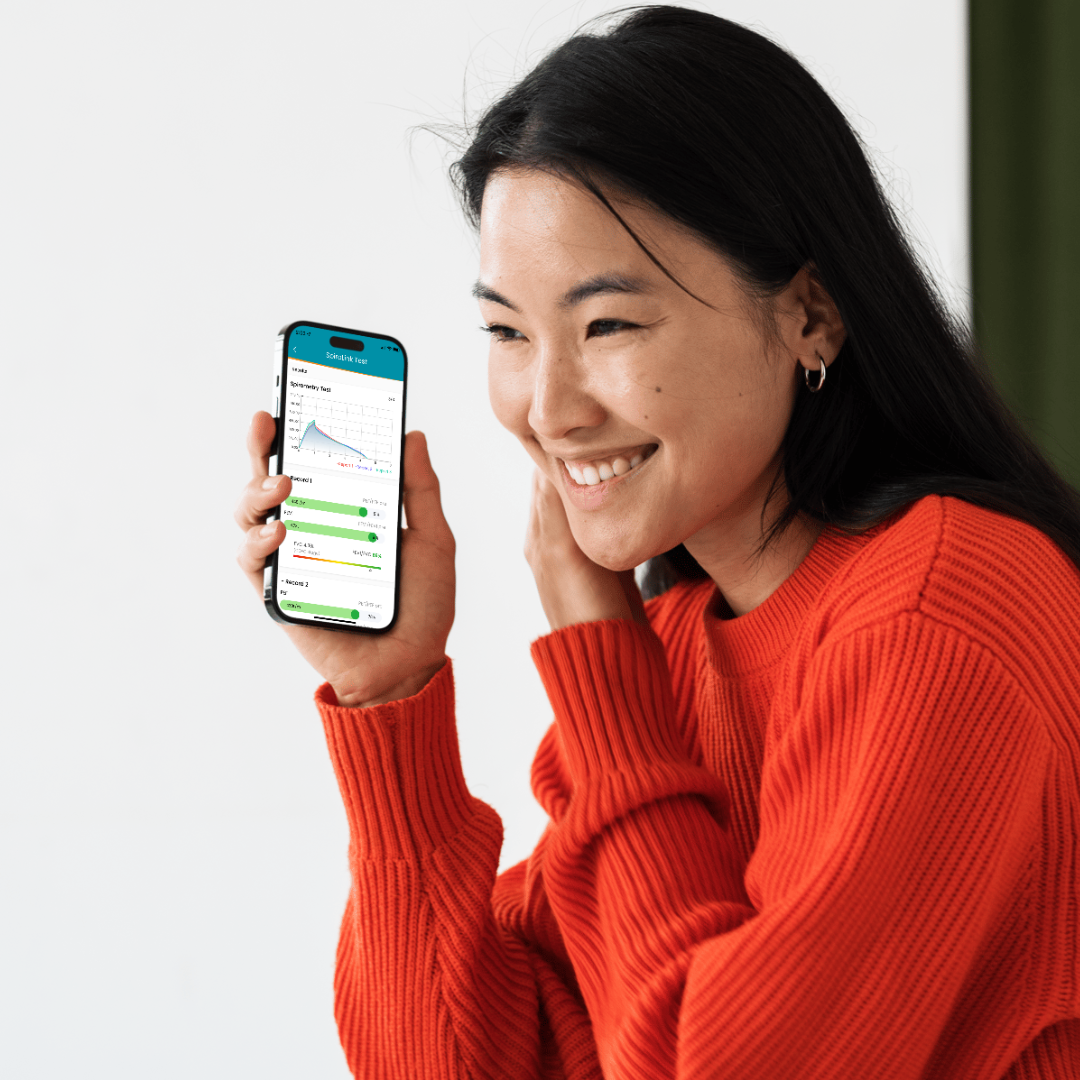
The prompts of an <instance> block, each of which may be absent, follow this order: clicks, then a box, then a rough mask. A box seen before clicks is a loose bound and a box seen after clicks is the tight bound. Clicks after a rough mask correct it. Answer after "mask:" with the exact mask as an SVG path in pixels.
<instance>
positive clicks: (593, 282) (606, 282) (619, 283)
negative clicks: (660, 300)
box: [472, 274, 649, 314]
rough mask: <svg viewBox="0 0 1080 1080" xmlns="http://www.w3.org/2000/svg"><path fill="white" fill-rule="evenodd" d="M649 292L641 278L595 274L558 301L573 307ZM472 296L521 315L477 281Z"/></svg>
mask: <svg viewBox="0 0 1080 1080" xmlns="http://www.w3.org/2000/svg"><path fill="white" fill-rule="evenodd" d="M648 291H649V286H648V284H647V283H646V282H645V281H644V280H642V279H641V278H635V277H630V276H629V275H627V274H596V275H595V276H593V277H591V278H586V280H585V281H579V282H578V283H577V284H576V285H575V286H574V287H573V288H572V289H570V290H568V291H567V292H566V293H565V294H564V295H563V296H562V298H561V299H560V300H559V301H558V303H559V307H574V306H575V305H576V304H580V303H582V302H583V301H585V300H588V299H589V298H590V297H593V296H604V295H607V294H610V293H645V292H648ZM472 294H473V296H475V297H476V298H477V300H490V301H491V302H492V303H494V304H502V306H503V307H508V308H509V309H510V310H511V311H516V312H518V314H521V309H520V308H518V306H517V305H516V304H514V303H512V302H511V301H509V300H507V298H506V297H505V296H503V295H502V293H500V292H496V291H495V290H494V289H493V288H491V286H490V285H485V284H484V283H483V282H482V281H478V282H477V283H476V284H475V285H474V286H473V287H472Z"/></svg>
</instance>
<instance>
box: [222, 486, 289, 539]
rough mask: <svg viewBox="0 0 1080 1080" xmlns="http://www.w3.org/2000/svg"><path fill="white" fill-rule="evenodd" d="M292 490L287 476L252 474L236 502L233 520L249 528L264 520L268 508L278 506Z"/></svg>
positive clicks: (241, 526) (242, 526)
mask: <svg viewBox="0 0 1080 1080" xmlns="http://www.w3.org/2000/svg"><path fill="white" fill-rule="evenodd" d="M290 491H292V480H291V479H290V478H289V477H288V476H261V477H260V476H254V477H252V478H251V480H249V481H248V483H247V485H246V487H245V488H244V491H243V494H242V495H241V496H240V501H239V502H238V503H237V504H236V510H235V512H234V513H233V520H234V521H235V522H236V524H237V525H239V526H240V528H241V529H250V528H251V527H252V526H253V525H261V524H262V523H263V522H264V521H265V520H266V514H267V511H268V510H272V509H273V508H274V507H275V506H280V505H281V504H282V503H283V502H284V501H285V500H286V499H287V498H288V497H289V492H290Z"/></svg>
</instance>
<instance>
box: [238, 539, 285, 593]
mask: <svg viewBox="0 0 1080 1080" xmlns="http://www.w3.org/2000/svg"><path fill="white" fill-rule="evenodd" d="M284 539H285V526H284V525H283V524H282V523H281V522H280V521H271V522H269V524H266V525H255V526H253V527H252V528H250V529H248V531H247V535H246V536H245V537H244V542H243V543H242V544H241V545H240V550H239V551H237V553H236V561H237V563H239V565H240V569H241V570H243V571H244V573H245V574H247V576H248V577H249V578H250V579H251V581H252V583H253V584H254V586H255V588H256V589H258V590H259V592H262V587H263V582H262V572H263V567H264V566H265V565H266V559H267V557H268V556H269V555H270V553H271V552H272V551H275V550H276V549H277V548H278V547H279V546H280V544H281V541H282V540H284Z"/></svg>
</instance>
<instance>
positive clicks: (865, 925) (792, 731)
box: [534, 615, 1051, 1080]
mask: <svg viewBox="0 0 1080 1080" xmlns="http://www.w3.org/2000/svg"><path fill="white" fill-rule="evenodd" d="M534 655H535V658H536V661H537V665H538V667H539V669H540V672H541V675H542V677H543V679H544V682H545V685H546V687H547V689H548V693H549V696H550V698H551V700H552V703H553V706H554V707H555V710H556V716H557V723H558V726H559V732H560V739H561V743H562V745H563V748H564V752H565V755H566V761H567V765H568V768H569V771H570V774H571V777H572V780H573V785H574V791H573V796H572V799H571V804H570V807H569V809H568V811H567V814H566V816H565V818H564V819H563V820H562V821H561V822H560V824H559V826H558V829H557V834H556V835H555V836H554V837H553V839H552V842H551V844H550V846H549V850H548V853H547V881H548V890H549V895H550V897H551V902H552V906H553V908H554V910H555V913H556V915H557V917H558V919H559V922H560V925H561V927H562V930H563V933H564V936H565V940H566V945H567V949H568V952H569V954H570V958H571V961H572V962H573V964H574V968H575V971H576V973H577V976H578V979H579V981H580V984H581V988H582V994H583V996H584V999H585V1002H586V1004H587V1006H588V1009H589V1013H590V1015H591V1016H592V1018H593V1023H594V1029H595V1034H596V1041H597V1048H598V1053H599V1057H600V1061H601V1063H602V1065H603V1068H604V1074H605V1076H608V1077H610V1078H612V1080H616V1078H618V1080H626V1078H630V1077H641V1078H645V1077H649V1078H652V1080H655V1078H657V1077H664V1076H668V1077H675V1076H678V1077H682V1078H686V1080H689V1078H697V1077H704V1076H724V1077H725V1080H737V1078H739V1080H741V1078H751V1077H754V1078H761V1080H766V1078H774V1077H780V1076H798V1077H799V1078H800V1080H812V1078H815V1077H818V1078H822V1080H824V1078H829V1080H832V1078H835V1077H838V1076H843V1077H850V1078H853V1080H854V1078H859V1077H875V1078H878V1077H897V1078H901V1077H902V1078H910V1080H914V1078H916V1077H919V1076H923V1075H925V1072H926V1070H927V1068H928V1063H929V1062H930V1061H931V1057H932V1055H933V1054H934V1052H935V1048H936V1047H937V1046H938V1045H939V1044H944V1043H945V1042H947V1040H946V1039H944V1038H943V1033H946V1032H947V1031H948V1029H949V1025H950V1023H951V1021H952V1020H953V1017H954V1011H955V1010H957V1008H958V1002H961V1001H963V994H964V991H965V989H966V981H967V980H969V978H970V976H971V973H972V971H973V968H974V967H975V966H976V965H977V963H980V962H982V961H984V960H985V957H984V956H983V955H982V952H981V950H983V949H984V948H985V947H986V943H987V941H988V937H989V935H990V933H991V932H992V930H993V928H994V927H995V925H996V924H1000V922H1001V921H1002V920H1004V919H1006V918H1008V917H1010V912H1012V913H1015V910H1016V907H1017V906H1018V905H1019V906H1020V907H1022V905H1023V902H1024V900H1025V893H1024V887H1025V885H1026V873H1027V870H1028V866H1029V860H1030V859H1031V858H1032V857H1033V854H1034V853H1035V852H1036V851H1037V849H1038V844H1039V840H1040V835H1039V822H1040V813H1041V805H1042V797H1043V790H1044V782H1045V777H1046V775H1047V771H1048V769H1049V768H1050V764H1049V761H1050V754H1051V749H1050V746H1049V743H1048V740H1047V739H1046V737H1045V734H1044V732H1043V730H1042V728H1041V725H1040V723H1039V720H1038V717H1037V716H1036V715H1035V714H1034V712H1033V709H1032V707H1031V706H1030V704H1029V703H1028V701H1027V699H1026V698H1025V697H1024V695H1023V694H1022V693H1021V692H1020V691H1019V690H1018V689H1017V687H1016V685H1015V683H1014V682H1013V680H1012V679H1011V677H1010V676H1009V675H1007V674H1006V673H1005V672H1004V670H1003V668H1002V667H1001V665H1000V664H999V663H998V662H997V661H996V660H995V659H994V658H993V657H992V656H990V655H989V654H988V653H986V652H985V651H984V650H982V649H981V648H980V647H978V646H975V645H972V644H971V643H970V642H967V641H966V640H964V639H963V638H962V637H961V636H960V635H958V634H957V633H956V632H955V631H952V630H948V629H944V628H942V627H940V626H939V625H937V624H936V623H934V622H933V621H931V620H929V619H926V618H923V617H921V616H915V615H905V616H903V617H902V618H900V619H898V620H897V621H896V622H895V623H889V624H886V625H881V626H876V627H871V628H868V629H865V630H863V631H860V632H859V633H857V634H854V635H851V636H849V637H847V638H845V639H843V640H841V641H836V642H831V643H830V642H827V643H825V644H824V645H822V646H821V647H819V648H818V649H817V651H816V652H814V653H813V655H812V657H811V658H810V659H809V667H808V668H807V673H806V675H805V678H804V680H803V681H802V683H801V685H800V686H799V687H798V688H797V689H796V690H794V691H793V692H792V695H791V699H790V700H789V701H780V702H778V705H777V709H776V711H775V712H774V717H773V721H772V723H773V725H774V730H775V731H776V732H778V734H776V735H775V736H771V738H772V742H771V745H770V747H769V749H768V751H767V758H766V763H765V770H764V773H763V778H762V790H761V797H760V806H761V834H760V838H759V843H758V847H757V849H756V851H755V854H754V856H753V858H752V860H751V862H750V865H749V867H748V868H747V870H746V873H745V875H743V874H742V873H741V872H740V869H741V868H740V867H739V866H738V863H737V859H736V856H735V854H734V852H733V851H732V848H731V845H730V842H729V838H728V835H727V833H726V831H725V827H724V802H723V793H722V790H717V788H718V787H719V782H718V781H716V780H715V779H714V780H713V785H714V786H713V787H712V788H711V789H710V787H709V781H708V778H707V777H705V776H702V775H701V770H699V769H697V768H695V766H694V765H693V764H692V762H691V760H690V758H689V756H688V755H687V754H686V752H685V749H683V748H681V747H680V746H679V745H678V740H677V737H676V735H675V726H674V718H673V716H672V710H671V708H670V698H669V697H668V692H667V690H666V682H667V676H666V671H665V668H664V658H663V654H662V651H661V648H660V645H659V642H658V641H657V640H656V638H655V636H654V635H652V634H651V632H650V631H648V630H647V629H645V628H642V627H640V626H638V625H635V624H634V623H631V622H629V621H626V620H610V621H606V622H598V623H586V624H581V625H577V626H571V627H568V628H566V629H563V630H561V631H559V632H557V633H554V634H552V635H550V636H549V637H547V638H544V639H541V641H540V642H538V643H537V644H536V645H535V646H534ZM946 673H947V679H946V678H945V675H946ZM965 1075H966V1074H965ZM994 1075H996V1074H994Z"/></svg>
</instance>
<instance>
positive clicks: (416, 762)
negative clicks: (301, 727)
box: [315, 660, 477, 860]
mask: <svg viewBox="0 0 1080 1080" xmlns="http://www.w3.org/2000/svg"><path fill="white" fill-rule="evenodd" d="M315 703H316V705H317V706H318V709H319V713H320V715H321V716H322V721H323V727H324V728H325V730H326V741H327V745H328V746H329V748H330V759H331V761H332V762H333V766H334V772H335V773H336V774H337V779H338V785H339V787H340V788H341V795H342V798H343V799H344V801H345V813H346V815H347V816H348V819H349V832H350V836H351V838H352V851H353V856H354V858H359V859H376V860H386V859H416V858H423V857H424V856H425V855H428V854H430V853H431V852H432V851H434V850H435V849H436V848H437V847H439V846H440V845H441V844H443V843H445V842H446V841H447V840H448V839H449V838H450V837H452V836H453V835H454V834H455V833H457V832H459V831H460V830H461V829H462V828H463V827H464V826H465V824H466V823H467V822H468V821H469V819H470V818H471V817H472V815H473V814H474V813H475V812H476V807H477V802H476V800H475V799H473V798H472V796H471V795H470V794H469V791H468V788H467V787H466V786H465V777H464V775H463V774H462V771H461V757H460V753H459V750H458V740H457V727H456V724H455V720H454V677H453V670H452V667H451V663H450V661H449V660H447V662H446V664H445V665H444V666H443V667H442V668H440V669H439V671H438V672H437V673H436V674H435V675H434V676H432V678H431V680H430V681H429V682H428V683H427V685H426V686H425V687H424V688H423V689H422V690H421V691H420V692H419V693H417V694H415V695H413V696H412V697H409V698H404V699H402V700H401V701H391V702H387V703H386V704H384V705H372V706H370V707H368V708H366V709H359V708H346V707H344V706H340V705H338V703H337V696H336V695H335V694H334V690H333V687H331V686H330V684H329V683H324V684H323V685H322V686H320V687H319V689H318V690H317V691H316V694H315Z"/></svg>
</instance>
